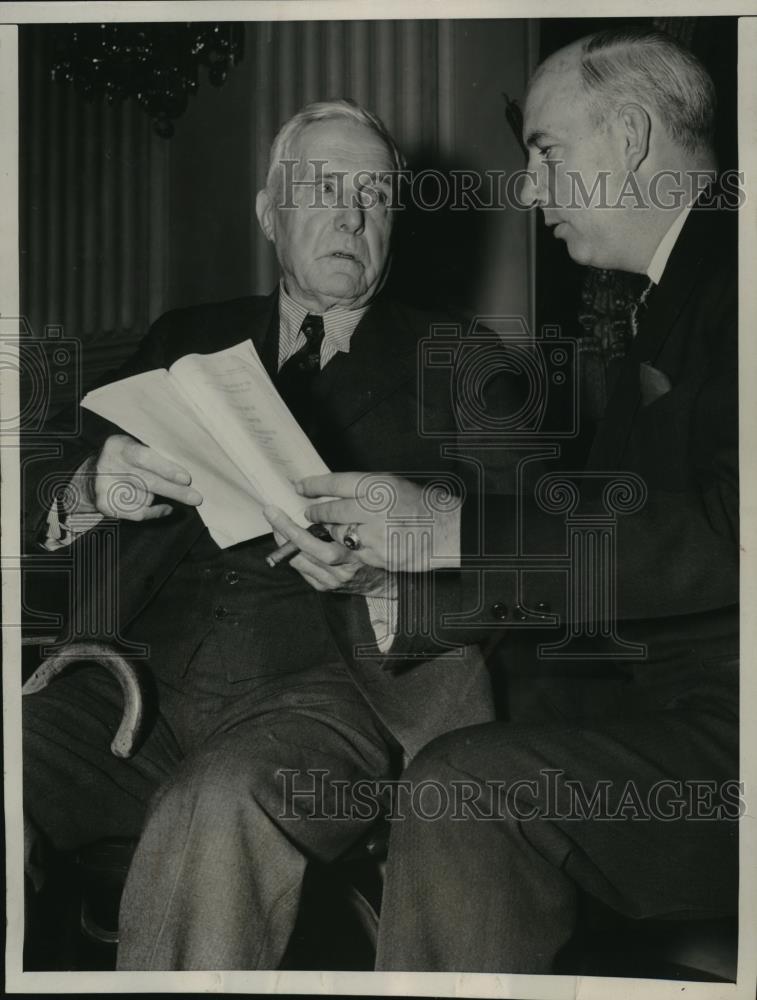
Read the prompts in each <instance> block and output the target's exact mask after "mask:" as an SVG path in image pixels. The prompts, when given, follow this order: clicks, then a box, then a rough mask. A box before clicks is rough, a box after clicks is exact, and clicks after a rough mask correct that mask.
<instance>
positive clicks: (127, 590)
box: [25, 293, 492, 754]
mask: <svg viewBox="0 0 757 1000" xmlns="http://www.w3.org/2000/svg"><path fill="white" fill-rule="evenodd" d="M444 320H446V321H447V322H449V318H448V317H444V316H433V315H430V314H425V313H421V312H418V311H416V310H412V309H410V308H407V307H405V306H401V305H399V304H398V303H396V302H392V301H390V300H388V299H386V298H384V297H380V298H379V299H377V300H376V302H375V303H374V304H373V305H372V306H371V308H370V309H369V311H368V312H367V313H366V315H365V316H364V317H363V319H362V320H361V322H360V323H359V325H358V327H357V329H356V331H355V333H354V335H353V339H352V341H351V348H350V351H349V353H348V354H344V353H338V354H337V355H336V356H335V357H334V358H333V360H331V361H330V362H329V364H328V365H327V366H326V368H325V369H324V371H323V374H322V377H321V380H320V388H319V392H320V396H321V404H320V405H321V406H322V408H323V411H324V413H325V414H327V416H328V419H329V421H330V424H331V426H332V427H333V428H335V433H334V435H333V438H331V439H330V442H329V451H330V454H327V455H324V458H325V459H326V461H327V463H329V464H330V466H331V467H332V468H333V469H341V470H355V469H357V470H362V469H364V470H366V471H373V470H387V471H394V472H400V473H405V474H406V475H421V474H423V473H424V472H435V471H439V470H443V469H445V468H447V469H450V468H451V466H450V463H449V462H445V461H444V460H441V459H440V457H439V447H438V444H437V443H436V442H435V441H430V442H429V441H427V440H424V439H423V438H422V437H421V436H420V435H419V434H418V433H416V428H417V427H418V425H419V424H418V421H419V412H418V408H419V406H424V407H427V408H430V410H432V411H435V410H437V409H438V408H446V409H447V410H449V409H450V400H449V398H446V399H445V398H443V397H442V396H441V395H440V397H439V398H434V399H431V398H429V397H428V395H427V394H426V395H424V397H423V398H422V400H421V401H420V402H419V392H418V378H417V364H418V345H419V341H420V340H421V339H422V338H423V337H424V336H427V335H428V333H429V329H430V324H431V323H432V322H441V321H444ZM278 326H279V316H278V295H277V293H274V294H272V295H270V296H268V297H256V298H245V299H238V300H234V301H230V302H223V303H218V304H213V305H203V306H198V307H195V308H190V309H182V310H177V311H174V312H171V313H168V314H166V315H164V316H163V317H161V318H160V319H159V320H158V321H157V322H156V323H155V324H154V325H153V327H152V329H151V330H150V333H149V334H148V336H147V337H146V338H145V340H144V341H143V342H142V344H141V346H140V347H139V350H138V351H137V353H136V355H135V356H134V357H133V358H132V359H131V360H130V361H129V362H128V363H127V364H126V365H125V366H124V368H123V369H122V370H121V371H120V372H118V373H117V375H116V376H114V377H111V378H109V379H108V380H107V381H113V380H114V378H123V377H126V376H128V375H131V374H135V373H137V372H140V371H145V370H150V369H154V368H163V367H168V366H170V365H171V364H172V363H173V362H174V361H175V360H176V359H177V358H179V357H181V356H182V355H184V354H187V353H191V352H200V353H210V352H215V351H219V350H223V349H224V348H226V347H230V346H232V345H234V344H236V343H239V342H240V341H242V340H244V339H245V338H247V337H251V338H252V340H253V342H254V343H255V346H256V348H257V350H258V353H259V354H260V356H261V358H262V360H263V362H264V364H265V365H266V367H267V368H268V370H269V372H270V373H274V372H275V370H276V364H277V358H278ZM83 420H84V429H83V433H82V435H81V436H80V438H78V439H77V440H76V441H74V442H72V443H70V444H68V445H65V446H64V455H63V458H62V459H61V460H57V459H56V460H55V461H54V462H53V463H50V462H49V461H38V462H33V463H32V464H31V465H30V466H29V467H28V469H27V476H26V482H25V493H26V497H27V506H26V526H27V534H28V536H29V540H30V543H33V542H34V541H38V540H39V537H40V533H44V521H45V517H46V514H47V511H46V510H45V508H44V505H40V503H39V501H38V486H39V484H40V482H41V481H42V480H43V479H44V478H45V476H47V475H49V474H50V473H51V471H56V472H58V473H59V474H60V478H61V481H66V480H67V479H68V478H70V476H71V474H72V473H73V472H74V471H75V470H76V469H77V468H78V466H79V465H80V464H81V462H82V461H83V460H84V458H85V457H86V456H87V455H89V454H91V453H93V452H95V451H97V450H98V449H99V447H100V446H101V444H102V443H103V441H104V440H105V438H106V437H107V436H108V435H109V434H112V433H117V432H118V428H114V427H113V426H112V425H110V424H108V423H107V422H106V421H103V420H102V419H101V418H99V417H96V416H95V415H94V414H91V413H89V412H88V411H85V413H84V417H83ZM95 530H97V529H95ZM202 531H203V524H202V522H201V520H200V518H199V516H198V514H197V512H196V511H195V510H194V509H190V508H183V507H181V505H176V508H175V510H174V513H173V514H172V515H171V516H170V518H169V519H166V520H158V521H151V522H142V523H131V522H126V521H122V522H119V561H118V577H119V583H120V588H119V622H120V625H121V628H122V630H123V629H126V628H127V627H128V626H129V625H130V623H132V622H134V620H135V619H136V618H137V617H138V616H139V614H140V612H141V611H142V610H143V609H144V608H146V606H148V605H149V603H150V601H151V600H152V599H153V597H154V595H155V594H156V593H157V591H158V590H159V589H160V588H161V587H162V586H163V585H164V584H166V585H167V586H169V587H170V577H171V574H172V573H173V571H174V569H175V568H176V566H177V565H178V564H179V562H180V561H181V560H182V558H183V557H184V556H185V555H186V554H187V553H188V551H189V549H190V548H191V547H192V545H193V544H194V542H195V541H196V540H197V538H198V536H199V535H200V533H201V532H202ZM75 544H76V543H75ZM56 556H57V557H58V558H65V550H64V551H63V552H62V553H51V554H50V559H51V560H54V559H55V558H56ZM277 572H278V571H277ZM283 572H284V573H293V572H294V571H293V570H290V569H288V568H286V567H284V568H283ZM320 600H321V603H322V606H323V613H324V615H325V616H326V618H327V620H328V621H329V622H330V623H331V626H332V627H333V629H334V630H335V637H336V638H337V640H338V643H339V645H340V646H341V648H342V649H343V652H344V657H345V660H346V661H347V663H348V665H349V667H350V669H351V672H352V675H353V677H354V679H355V682H356V684H357V685H358V686H359V687H360V688H361V690H362V691H363V693H364V694H365V696H366V697H367V698H368V700H369V701H370V703H371V705H372V706H373V708H374V710H375V711H376V712H377V714H378V715H379V716H380V717H381V718H382V719H383V721H384V723H385V724H386V725H387V727H388V728H389V729H390V731H391V732H392V733H393V734H394V736H395V737H396V738H397V739H398V740H399V742H400V743H401V744H402V745H403V746H404V748H405V750H406V751H407V752H409V753H411V754H412V753H414V752H415V751H416V750H417V749H419V748H420V747H421V746H422V745H423V744H424V743H425V742H427V740H428V739H430V738H431V737H432V736H434V735H436V734H438V733H439V732H442V731H445V730H447V729H450V728H454V727H456V726H458V725H465V724H471V723H474V722H478V721H483V720H486V719H488V718H490V717H491V715H492V706H491V695H490V688H489V680H488V675H487V673H486V670H485V667H484V664H483V660H482V658H481V656H480V654H479V653H478V651H477V650H475V649H473V648H471V649H468V650H466V651H465V652H464V654H463V655H462V656H461V655H460V654H459V651H453V653H452V654H451V655H450V656H449V657H447V658H445V659H437V660H435V661H432V662H429V663H427V664H426V665H424V668H423V669H422V670H419V671H412V672H403V671H397V672H387V671H384V670H381V669H380V667H379V662H380V661H379V657H378V649H377V648H376V647H375V645H373V632H372V630H371V627H370V623H369V619H368V614H367V610H366V606H365V601H364V600H363V599H362V598H354V597H348V596H339V595H322V596H321V597H320ZM180 612H181V608H177V615H178V616H179V617H180ZM280 627H281V628H282V629H287V628H296V629H298V630H303V629H307V628H308V627H313V628H316V627H317V628H323V627H324V625H323V619H322V617H321V619H320V620H319V621H318V622H311V623H307V622H303V621H302V618H301V615H300V614H299V610H298V608H297V607H296V606H293V607H292V615H291V620H290V621H288V622H287V621H282V622H281V623H280ZM355 642H358V643H360V642H362V643H363V644H364V645H367V646H368V647H369V650H370V647H371V646H373V652H374V653H375V655H374V656H370V655H369V656H367V657H365V658H358V659H355V657H354V656H353V655H352V650H353V645H354V643H355ZM154 668H155V669H156V670H159V669H160V665H159V664H155V665H154Z"/></svg>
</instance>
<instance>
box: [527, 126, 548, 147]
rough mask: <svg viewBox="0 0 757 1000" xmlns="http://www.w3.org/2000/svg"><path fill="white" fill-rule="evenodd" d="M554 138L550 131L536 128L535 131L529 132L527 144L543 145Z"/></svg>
mask: <svg viewBox="0 0 757 1000" xmlns="http://www.w3.org/2000/svg"><path fill="white" fill-rule="evenodd" d="M553 139H554V136H552V135H550V134H549V132H543V131H542V130H541V129H535V130H534V131H533V132H529V133H528V136H527V137H526V145H527V146H543V145H544V144H545V142H550V141H552V140H553Z"/></svg>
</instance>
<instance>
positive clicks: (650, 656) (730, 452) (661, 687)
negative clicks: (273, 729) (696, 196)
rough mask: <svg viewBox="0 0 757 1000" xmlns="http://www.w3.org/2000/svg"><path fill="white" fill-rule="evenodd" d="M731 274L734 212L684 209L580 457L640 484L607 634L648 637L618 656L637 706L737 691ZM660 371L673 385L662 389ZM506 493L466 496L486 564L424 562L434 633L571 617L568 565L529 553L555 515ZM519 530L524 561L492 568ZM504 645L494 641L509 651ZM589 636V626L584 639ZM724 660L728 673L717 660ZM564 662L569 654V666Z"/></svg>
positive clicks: (472, 535)
mask: <svg viewBox="0 0 757 1000" xmlns="http://www.w3.org/2000/svg"><path fill="white" fill-rule="evenodd" d="M737 277H738V266H737V257H736V218H735V213H724V212H718V211H713V210H706V209H701V208H697V207H695V208H694V209H693V210H692V212H691V213H690V215H689V217H688V219H687V221H686V223H685V225H684V228H683V230H682V232H681V234H680V236H679V239H678V240H677V242H676V244H675V247H674V249H673V252H672V254H671V256H670V258H669V261H668V264H667V267H666V269H665V271H664V273H663V276H662V280H661V282H660V285H659V287H657V288H656V289H655V290H654V291H653V293H652V295H651V297H650V301H649V308H648V311H647V314H646V317H645V318H643V320H642V322H641V325H640V329H639V333H638V335H637V337H636V339H635V341H634V342H633V344H632V346H631V348H630V351H629V353H628V355H627V357H626V358H625V360H624V362H623V365H622V370H621V372H620V375H619V379H618V381H617V383H616V386H615V388H614V391H613V393H612V395H611V398H610V400H609V402H608V407H607V411H606V415H605V417H604V420H603V421H602V424H601V426H600V427H599V429H598V432H597V434H596V437H595V440H594V443H593V447H592V450H591V454H590V458H589V462H588V471H591V472H595V473H598V474H600V479H598V480H595V481H601V474H604V473H612V472H613V471H623V472H631V473H634V474H635V475H636V476H638V477H640V478H641V480H642V481H643V483H644V486H645V488H646V492H647V497H646V501H645V503H644V504H643V506H642V507H641V509H639V510H638V511H637V512H635V513H631V514H628V515H622V514H620V515H618V516H617V560H616V574H617V576H616V579H617V602H616V615H617V631H618V634H619V635H620V636H621V637H622V638H624V639H626V640H628V641H631V642H641V643H644V644H646V645H647V647H648V649H647V654H646V656H645V657H644V658H642V659H641V660H637V661H629V662H628V663H627V664H620V663H619V662H618V661H617V660H616V661H615V666H616V667H617V669H619V670H620V671H621V672H622V673H623V675H624V676H625V677H626V678H627V679H629V680H630V681H633V682H636V683H635V685H633V686H632V687H630V688H628V689H627V693H628V691H637V692H638V691H642V690H643V692H644V693H643V695H642V696H641V703H642V704H644V705H658V706H660V705H669V704H671V703H673V702H674V701H676V699H679V700H680V698H681V697H682V696H684V695H685V696H691V697H696V698H701V697H709V696H714V695H715V694H716V693H717V694H718V695H719V696H720V695H723V696H724V697H726V698H729V697H733V698H735V696H736V684H735V676H736V675H735V671H734V669H733V659H732V658H734V657H736V656H737V655H738V613H737V609H736V606H737V604H738V598H739V572H738V570H739V543H738V398H737V387H738V380H737V346H738V342H737V338H738V323H737ZM648 365H651V366H652V367H653V369H656V370H657V371H658V372H661V373H664V376H666V377H667V378H661V379H660V378H654V377H653V380H652V384H651V386H650V379H649V369H648V368H646V366H648ZM645 368H646V371H645ZM653 375H654V373H653ZM666 383H669V384H670V389H669V391H667V392H664V391H663V393H662V394H661V395H658V394H657V393H659V391H660V388H662V389H663V390H664V387H665V385H666ZM655 384H656V385H657V393H656V392H655V391H654V387H655ZM654 396H656V398H651V397H654ZM504 444H505V445H506V442H504ZM576 482H577V483H578V484H579V493H578V497H579V508H578V509H579V510H580V512H581V513H585V514H587V515H596V514H597V513H601V512H602V511H603V510H604V507H603V505H602V502H601V499H600V498H599V497H598V496H596V495H594V494H593V493H592V491H591V490H590V489H589V488H587V479H586V477H584V478H583V479H582V480H576ZM516 505H517V501H516V498H515V497H514V496H502V495H496V494H491V493H490V494H488V495H487V496H485V497H480V498H473V499H472V500H471V502H469V503H467V504H466V505H465V507H464V512H463V525H462V552H463V566H464V567H466V565H467V566H468V567H472V566H473V563H474V558H475V557H477V556H480V555H482V554H483V555H485V556H486V557H488V560H489V561H488V563H487V568H486V570H485V572H482V571H481V569H480V568H476V569H474V568H470V569H467V570H466V569H465V568H464V570H463V572H461V573H459V574H457V573H443V574H442V573H437V574H436V576H437V579H436V588H435V595H434V603H433V608H432V609H431V613H432V614H433V616H434V618H435V622H436V635H437V637H439V638H443V639H445V640H447V641H450V640H453V639H457V640H458V641H463V640H465V641H471V639H472V638H474V637H475V638H477V639H478V640H482V639H483V638H484V637H485V636H487V635H491V634H492V633H493V632H497V631H499V632H500V634H501V633H502V630H503V629H504V630H506V631H509V636H508V641H510V640H512V638H513V637H514V636H516V635H518V632H517V629H518V628H519V627H521V623H520V622H519V618H522V617H524V612H525V615H527V616H528V617H529V618H530V619H531V623H532V624H533V621H534V619H536V620H538V618H539V613H540V612H548V613H551V614H555V615H557V616H559V620H560V622H561V623H562V626H556V627H555V628H553V629H552V634H551V635H547V636H546V638H548V639H550V640H551V641H552V642H554V641H555V640H556V639H558V638H559V632H560V628H561V627H562V628H564V627H565V623H566V622H567V621H569V620H570V618H571V616H573V617H574V618H576V617H580V615H581V613H582V610H581V607H580V604H578V603H577V602H575V601H574V600H573V598H574V597H575V594H571V593H570V592H569V588H568V586H567V578H566V575H565V573H564V571H561V570H559V569H555V568H548V567H547V568H545V567H544V566H542V567H539V565H538V564H539V559H540V558H543V557H545V556H547V557H548V556H551V555H555V554H557V555H560V554H563V555H565V554H567V533H566V526H565V514H564V513H561V514H550V513H548V512H546V511H545V510H544V509H543V507H541V506H540V505H539V504H538V503H536V502H535V501H534V498H533V496H532V497H527V498H526V499H525V500H524V501H523V504H522V513H521V515H520V516H517V515H516ZM518 530H520V532H521V542H522V546H521V551H522V552H524V553H525V554H526V555H527V556H530V557H531V561H530V563H529V564H527V565H526V566H525V568H521V569H513V568H504V567H503V565H502V563H503V562H504V561H505V560H506V558H507V555H508V554H512V553H514V552H515V551H516V532H517V531H518ZM498 558H499V562H500V565H499V566H498V564H497V563H498ZM479 566H480V563H479ZM408 582H409V584H412V583H413V581H412V579H409V581H408ZM416 582H417V581H416ZM413 603H415V606H416V608H418V607H420V606H421V605H422V603H423V601H422V598H421V596H420V595H415V596H414V595H412V594H408V595H407V600H406V601H404V602H403V603H402V605H401V606H402V607H403V608H405V609H407V608H409V607H412V606H413ZM519 609H524V612H522V611H521V610H519ZM461 612H463V614H462V615H461ZM416 613H418V612H416ZM463 617H465V622H464V624H463V623H462V618H463ZM520 634H521V635H523V634H524V633H520ZM407 635H412V627H411V623H410V622H406V623H405V625H404V626H403V628H402V629H401V637H400V639H398V643H399V642H400V641H404V643H405V649H406V650H415V651H416V652H417V651H418V650H419V648H425V649H426V650H427V651H429V650H432V649H433V648H435V646H434V643H429V642H428V641H426V642H425V643H424V642H423V641H422V640H413V639H412V638H411V639H407V638H404V639H403V638H402V637H406V636H407ZM532 635H533V633H532ZM541 638H542V639H544V638H545V636H544V635H541ZM507 646H508V642H506V643H504V644H503V646H502V647H501V648H502V649H503V650H504V654H505V656H506V655H507ZM598 649H599V647H598V646H597V643H596V642H594V641H592V640H587V645H586V651H587V653H589V654H592V653H594V652H597V651H598ZM397 651H399V646H398V647H397ZM729 658H730V665H729V667H728V669H727V670H726V671H725V673H723V672H721V671H719V670H718V669H717V668H715V667H713V664H714V663H717V662H720V661H723V660H729ZM608 659H609V660H613V657H611V656H610V657H608ZM652 666H654V670H650V667H652ZM575 669H576V663H575V662H574V663H572V664H569V665H568V670H569V671H572V670H575ZM726 675H727V676H726ZM632 701H633V699H632V698H631V699H629V702H628V703H629V705H630V704H631V702H632Z"/></svg>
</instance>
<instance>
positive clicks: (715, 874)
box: [377, 706, 739, 974]
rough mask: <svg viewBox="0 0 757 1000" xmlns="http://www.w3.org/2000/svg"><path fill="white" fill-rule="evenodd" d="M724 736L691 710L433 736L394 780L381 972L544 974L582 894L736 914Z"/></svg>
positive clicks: (729, 765) (643, 906)
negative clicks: (405, 789) (396, 803)
mask: <svg viewBox="0 0 757 1000" xmlns="http://www.w3.org/2000/svg"><path fill="white" fill-rule="evenodd" d="M736 727H737V717H736V715H735V714H733V713H731V712H729V711H728V710H727V709H726V708H725V707H724V708H723V710H722V712H719V711H718V710H717V709H714V710H712V709H710V708H708V709H704V708H702V707H699V708H697V707H694V706H691V707H689V708H679V709H675V710H672V709H671V710H668V711H658V712H649V713H644V714H641V715H639V716H638V717H623V718H616V719H615V720H612V719H606V720H602V721H594V722H592V723H585V724H562V723H554V724H553V723H550V724H545V725H541V726H538V725H524V724H520V725H518V724H509V723H491V724H487V725H482V726H472V727H469V728H467V729H461V730H458V731H457V732H455V733H450V734H447V735H445V736H442V737H440V738H439V739H436V740H434V741H433V742H432V743H430V744H429V745H428V746H427V747H426V749H425V750H423V751H422V752H421V753H420V754H419V755H418V756H417V757H416V758H415V759H414V760H413V762H412V763H411V764H410V766H409V768H408V770H407V771H406V773H405V775H404V778H405V780H407V781H409V782H410V783H411V787H412V788H413V789H415V792H414V794H413V796H412V798H411V797H410V796H408V802H412V803H413V808H406V809H405V810H403V811H402V814H401V817H399V818H395V819H394V820H393V823H392V832H391V838H390V851H389V862H388V870H387V878H386V885H385V892H384V900H383V904H382V918H381V928H380V934H379V949H378V960H377V967H378V968H379V969H385V970H407V971H420V970H428V971H456V972H507V973H534V974H539V973H541V974H548V973H550V972H553V971H554V963H555V959H556V957H557V956H558V953H559V952H560V950H561V949H562V947H563V945H565V944H566V943H567V942H568V940H569V939H570V937H571V935H572V933H573V931H574V928H575V923H576V913H577V903H578V894H579V891H582V892H585V893H588V894H590V895H591V896H593V897H595V898H597V899H599V900H600V901H602V902H603V903H605V904H606V905H608V906H610V907H611V908H612V909H614V910H615V911H616V912H619V913H622V914H624V915H626V916H628V917H636V918H643V917H658V918H681V919H683V918H688V917H706V916H720V915H725V914H730V913H733V912H735V909H736V900H737V886H738V875H737V865H738V857H737V855H738V851H737V846H738V836H737V823H736V822H735V821H734V820H735V818H736V817H737V815H738V809H739V802H738V791H735V790H734V787H733V785H735V779H736V778H737V775H738V750H737V739H736V735H735V734H736ZM487 782H488V783H489V784H487ZM728 782H732V783H733V784H732V785H730V786H728V788H727V791H726V795H725V800H722V801H721V799H720V798H719V795H720V793H721V792H722V789H723V787H724V786H723V783H728ZM714 787H716V788H717V791H715V792H713V788H714ZM424 788H425V792H424V793H423V794H422V790H423V789H424ZM595 797H596V798H595ZM424 798H425V802H424ZM726 800H727V801H726ZM718 816H719V817H720V818H717V817H718ZM561 971H566V972H570V971H571V970H569V969H566V970H561Z"/></svg>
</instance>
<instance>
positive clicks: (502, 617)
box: [492, 601, 507, 622]
mask: <svg viewBox="0 0 757 1000" xmlns="http://www.w3.org/2000/svg"><path fill="white" fill-rule="evenodd" d="M492 615H493V616H494V617H495V618H496V619H498V621H501V622H503V621H506V620H507V605H506V604H503V603H502V602H501V601H496V602H495V603H494V604H492Z"/></svg>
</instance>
